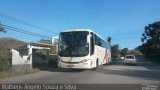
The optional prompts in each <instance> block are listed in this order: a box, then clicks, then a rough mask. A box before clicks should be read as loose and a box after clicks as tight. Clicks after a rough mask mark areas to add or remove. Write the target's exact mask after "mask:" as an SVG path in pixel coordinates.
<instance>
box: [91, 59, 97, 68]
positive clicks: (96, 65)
mask: <svg viewBox="0 0 160 90" xmlns="http://www.w3.org/2000/svg"><path fill="white" fill-rule="evenodd" d="M97 69H98V60H97V61H96V67H94V68H93V69H92V70H93V71H95V70H97Z"/></svg>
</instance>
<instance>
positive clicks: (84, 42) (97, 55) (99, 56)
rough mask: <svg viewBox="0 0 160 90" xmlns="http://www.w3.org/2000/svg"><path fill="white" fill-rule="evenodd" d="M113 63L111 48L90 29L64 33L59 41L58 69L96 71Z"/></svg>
mask: <svg viewBox="0 0 160 90" xmlns="http://www.w3.org/2000/svg"><path fill="white" fill-rule="evenodd" d="M110 61H111V47H110V44H109V43H108V42H106V40H104V39H103V38H102V37H100V36H99V35H98V34H96V33H94V32H93V31H91V30H90V29H75V30H67V31H63V32H61V33H60V35H59V41H58V67H60V68H73V69H94V68H97V67H98V66H99V65H102V64H108V63H109V62H110Z"/></svg>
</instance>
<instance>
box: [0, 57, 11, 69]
mask: <svg viewBox="0 0 160 90" xmlns="http://www.w3.org/2000/svg"><path fill="white" fill-rule="evenodd" d="M10 68H11V65H10V63H9V61H8V60H6V59H5V60H1V61H0V71H7V70H9V69H10Z"/></svg>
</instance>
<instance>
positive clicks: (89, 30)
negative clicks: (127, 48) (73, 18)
mask: <svg viewBox="0 0 160 90" xmlns="http://www.w3.org/2000/svg"><path fill="white" fill-rule="evenodd" d="M73 31H88V32H93V33H94V34H96V35H97V36H99V37H100V38H102V37H101V36H100V35H98V34H97V33H95V32H94V31H92V30H91V29H69V30H65V31H62V32H73ZM102 39H103V40H104V41H106V40H105V39H104V38H102ZM106 42H107V41H106ZM107 43H108V42H107Z"/></svg>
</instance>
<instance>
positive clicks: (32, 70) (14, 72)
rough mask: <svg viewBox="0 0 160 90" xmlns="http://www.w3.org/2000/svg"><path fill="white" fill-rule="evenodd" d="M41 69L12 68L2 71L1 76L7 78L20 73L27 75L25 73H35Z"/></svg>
mask: <svg viewBox="0 0 160 90" xmlns="http://www.w3.org/2000/svg"><path fill="white" fill-rule="evenodd" d="M38 71H39V69H29V68H26V69H17V70H14V71H12V70H10V71H0V79H1V78H7V77H12V76H19V75H25V74H30V73H35V72H38Z"/></svg>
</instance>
